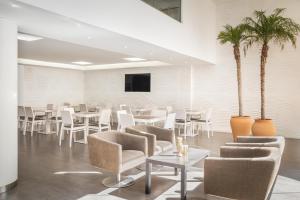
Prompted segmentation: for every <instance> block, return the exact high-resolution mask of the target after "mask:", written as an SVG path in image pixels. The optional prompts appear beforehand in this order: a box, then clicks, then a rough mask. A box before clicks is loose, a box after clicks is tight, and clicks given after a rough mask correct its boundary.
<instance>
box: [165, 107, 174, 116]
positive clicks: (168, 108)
mask: <svg viewBox="0 0 300 200" xmlns="http://www.w3.org/2000/svg"><path fill="white" fill-rule="evenodd" d="M166 110H167V113H168V114H169V113H172V112H173V107H172V106H167V107H166Z"/></svg>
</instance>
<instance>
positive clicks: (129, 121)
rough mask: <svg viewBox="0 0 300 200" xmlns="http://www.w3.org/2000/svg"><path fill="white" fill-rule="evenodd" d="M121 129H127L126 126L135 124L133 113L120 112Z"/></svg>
mask: <svg viewBox="0 0 300 200" xmlns="http://www.w3.org/2000/svg"><path fill="white" fill-rule="evenodd" d="M119 123H120V131H122V132H123V131H125V128H127V127H130V126H134V125H135V122H134V118H133V115H132V114H120V122H119Z"/></svg>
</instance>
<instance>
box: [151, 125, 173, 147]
mask: <svg viewBox="0 0 300 200" xmlns="http://www.w3.org/2000/svg"><path fill="white" fill-rule="evenodd" d="M147 129H148V132H149V133H151V134H154V135H156V138H157V140H164V141H168V142H171V143H172V144H175V134H174V131H173V130H169V129H164V128H159V127H155V126H148V128H147Z"/></svg>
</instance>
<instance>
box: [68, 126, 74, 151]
mask: <svg viewBox="0 0 300 200" xmlns="http://www.w3.org/2000/svg"><path fill="white" fill-rule="evenodd" d="M72 138H73V130H72V129H71V130H70V141H69V147H70V148H72V142H73V141H72Z"/></svg>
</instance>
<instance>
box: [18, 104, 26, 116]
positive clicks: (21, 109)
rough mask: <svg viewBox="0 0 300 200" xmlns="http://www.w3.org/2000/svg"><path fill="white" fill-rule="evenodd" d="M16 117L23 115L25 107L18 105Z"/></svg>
mask: <svg viewBox="0 0 300 200" xmlns="http://www.w3.org/2000/svg"><path fill="white" fill-rule="evenodd" d="M18 117H25V108H24V106H18Z"/></svg>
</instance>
